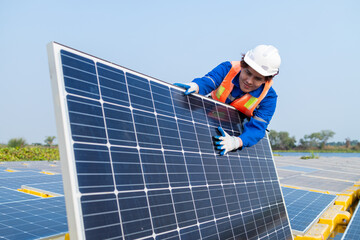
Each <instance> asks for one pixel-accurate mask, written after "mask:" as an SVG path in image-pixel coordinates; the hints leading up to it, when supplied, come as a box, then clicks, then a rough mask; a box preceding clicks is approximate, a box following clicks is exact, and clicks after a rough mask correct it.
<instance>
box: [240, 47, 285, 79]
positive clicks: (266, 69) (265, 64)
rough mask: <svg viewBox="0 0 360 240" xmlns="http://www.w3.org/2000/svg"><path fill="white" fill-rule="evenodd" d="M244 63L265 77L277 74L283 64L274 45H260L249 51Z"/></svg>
mask: <svg viewBox="0 0 360 240" xmlns="http://www.w3.org/2000/svg"><path fill="white" fill-rule="evenodd" d="M244 61H245V62H246V63H247V64H248V65H249V66H250V67H252V68H253V69H254V70H255V71H257V72H258V73H260V74H261V75H263V76H264V77H266V76H273V75H275V74H277V73H278V71H279V67H280V64H281V58H280V55H279V51H278V50H277V49H276V48H275V47H274V46H272V45H259V46H257V47H255V48H254V49H251V50H249V51H248V52H247V53H246V54H245V57H244Z"/></svg>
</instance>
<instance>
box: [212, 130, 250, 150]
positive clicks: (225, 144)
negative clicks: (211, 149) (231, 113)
mask: <svg viewBox="0 0 360 240" xmlns="http://www.w3.org/2000/svg"><path fill="white" fill-rule="evenodd" d="M218 130H219V132H220V133H221V136H214V138H216V139H217V140H220V141H216V142H215V145H216V149H219V150H222V151H221V152H220V155H222V156H223V155H225V154H226V153H228V152H230V151H233V150H235V149H238V148H239V147H242V145H243V143H242V140H241V138H239V137H234V136H230V135H229V134H228V133H227V132H225V131H224V129H222V127H218Z"/></svg>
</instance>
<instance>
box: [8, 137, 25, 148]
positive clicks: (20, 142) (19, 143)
mask: <svg viewBox="0 0 360 240" xmlns="http://www.w3.org/2000/svg"><path fill="white" fill-rule="evenodd" d="M7 145H8V147H11V148H16V147H20V148H22V147H25V145H26V140H25V139H23V138H12V139H10V140H9V142H8V144H7Z"/></svg>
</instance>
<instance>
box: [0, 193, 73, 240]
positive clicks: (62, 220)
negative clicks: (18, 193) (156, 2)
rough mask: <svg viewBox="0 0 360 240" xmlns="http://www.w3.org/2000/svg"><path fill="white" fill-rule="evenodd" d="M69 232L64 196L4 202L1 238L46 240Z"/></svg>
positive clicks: (0, 213)
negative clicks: (45, 238)
mask: <svg viewBox="0 0 360 240" xmlns="http://www.w3.org/2000/svg"><path fill="white" fill-rule="evenodd" d="M67 232H68V226H67V220H66V212H65V200H64V197H54V198H37V199H32V200H25V199H22V201H20V200H17V201H14V202H10V203H3V204H2V203H0V238H1V239H7V240H20V239H42V238H44V237H51V236H58V235H60V234H65V233H67Z"/></svg>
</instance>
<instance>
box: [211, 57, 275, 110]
mask: <svg viewBox="0 0 360 240" xmlns="http://www.w3.org/2000/svg"><path fill="white" fill-rule="evenodd" d="M231 65H232V67H231V69H230V70H229V72H228V74H227V75H226V76H225V78H224V80H223V81H222V82H221V84H220V86H219V87H218V88H217V89H216V90H214V91H212V92H211V96H212V98H213V99H215V100H218V101H220V102H223V103H225V101H226V99H227V98H228V96H229V94H230V93H231V91H232V90H233V88H234V84H233V83H232V80H233V79H234V78H235V77H236V75H237V74H238V73H239V72H240V70H241V66H240V61H233V62H231ZM272 84H273V81H272V80H270V81H267V82H265V85H264V89H263V91H262V93H261V94H260V96H259V97H258V98H256V97H253V96H252V95H251V94H250V93H246V94H245V95H244V96H242V97H241V98H238V99H235V100H234V101H233V102H232V103H230V105H231V106H233V107H235V108H236V109H237V110H239V111H240V112H242V113H243V114H245V115H246V116H248V117H252V116H253V112H254V110H255V109H256V107H257V106H258V105H259V103H260V102H261V101H262V100H263V99H264V97H265V96H266V94H267V93H268V91H269V89H270V87H271V85H272Z"/></svg>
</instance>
